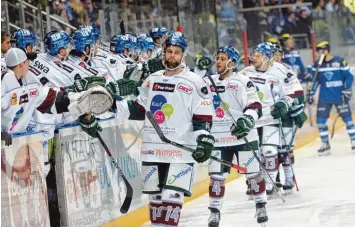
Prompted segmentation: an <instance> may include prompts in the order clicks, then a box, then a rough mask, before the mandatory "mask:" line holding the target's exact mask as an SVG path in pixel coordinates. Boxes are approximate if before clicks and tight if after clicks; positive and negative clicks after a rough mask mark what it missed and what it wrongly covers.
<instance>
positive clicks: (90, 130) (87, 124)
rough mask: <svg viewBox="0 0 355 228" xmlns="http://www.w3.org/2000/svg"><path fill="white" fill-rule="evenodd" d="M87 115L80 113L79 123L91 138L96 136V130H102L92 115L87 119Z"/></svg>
mask: <svg viewBox="0 0 355 228" xmlns="http://www.w3.org/2000/svg"><path fill="white" fill-rule="evenodd" d="M87 118H88V116H87V115H82V116H80V117H79V123H80V125H81V128H82V129H83V131H84V132H86V133H87V134H88V135H90V136H91V137H93V138H96V132H99V131H102V128H101V127H100V125H99V123H98V122H97V120H96V118H95V117H94V116H91V118H90V119H87Z"/></svg>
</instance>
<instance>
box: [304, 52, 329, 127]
mask: <svg viewBox="0 0 355 228" xmlns="http://www.w3.org/2000/svg"><path fill="white" fill-rule="evenodd" d="M324 58H325V55H324V54H322V55H321V56H320V57H319V60H318V65H317V69H316V72H315V73H314V76H313V78H312V81H311V88H308V91H309V92H310V91H311V90H312V87H313V84H314V82H315V81H316V79H317V77H318V72H319V68H320V66H321V65H322V63H323V60H324ZM308 115H309V123H310V126H311V127H313V117H312V115H313V112H312V107H311V105H310V104H308Z"/></svg>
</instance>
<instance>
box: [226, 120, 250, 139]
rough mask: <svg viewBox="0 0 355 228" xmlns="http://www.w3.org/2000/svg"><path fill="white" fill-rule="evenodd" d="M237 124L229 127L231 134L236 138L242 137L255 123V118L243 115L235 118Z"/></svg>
mask: <svg viewBox="0 0 355 228" xmlns="http://www.w3.org/2000/svg"><path fill="white" fill-rule="evenodd" d="M236 124H237V125H235V124H233V125H232V126H231V128H230V130H231V133H232V135H234V136H235V137H237V138H238V139H241V138H244V137H245V136H247V135H248V134H249V132H250V130H251V129H252V128H253V127H254V125H255V120H254V118H253V117H252V116H250V115H243V116H241V117H240V118H238V119H237V122H236Z"/></svg>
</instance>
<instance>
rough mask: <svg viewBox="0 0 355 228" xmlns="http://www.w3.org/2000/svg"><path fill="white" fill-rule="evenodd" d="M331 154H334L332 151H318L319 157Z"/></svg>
mask: <svg viewBox="0 0 355 228" xmlns="http://www.w3.org/2000/svg"><path fill="white" fill-rule="evenodd" d="M331 154H332V152H331V151H325V152H321V153H319V152H318V155H319V157H323V156H329V155H331Z"/></svg>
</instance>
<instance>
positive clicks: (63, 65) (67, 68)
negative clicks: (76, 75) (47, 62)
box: [54, 61, 74, 73]
mask: <svg viewBox="0 0 355 228" xmlns="http://www.w3.org/2000/svg"><path fill="white" fill-rule="evenodd" d="M54 63H55V64H56V65H57V66H58V67H60V68H62V69H63V70H65V71H67V72H69V73H71V72H73V70H74V69H73V68H71V67H70V66H67V65H65V64H63V63H62V62H60V61H54Z"/></svg>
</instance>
